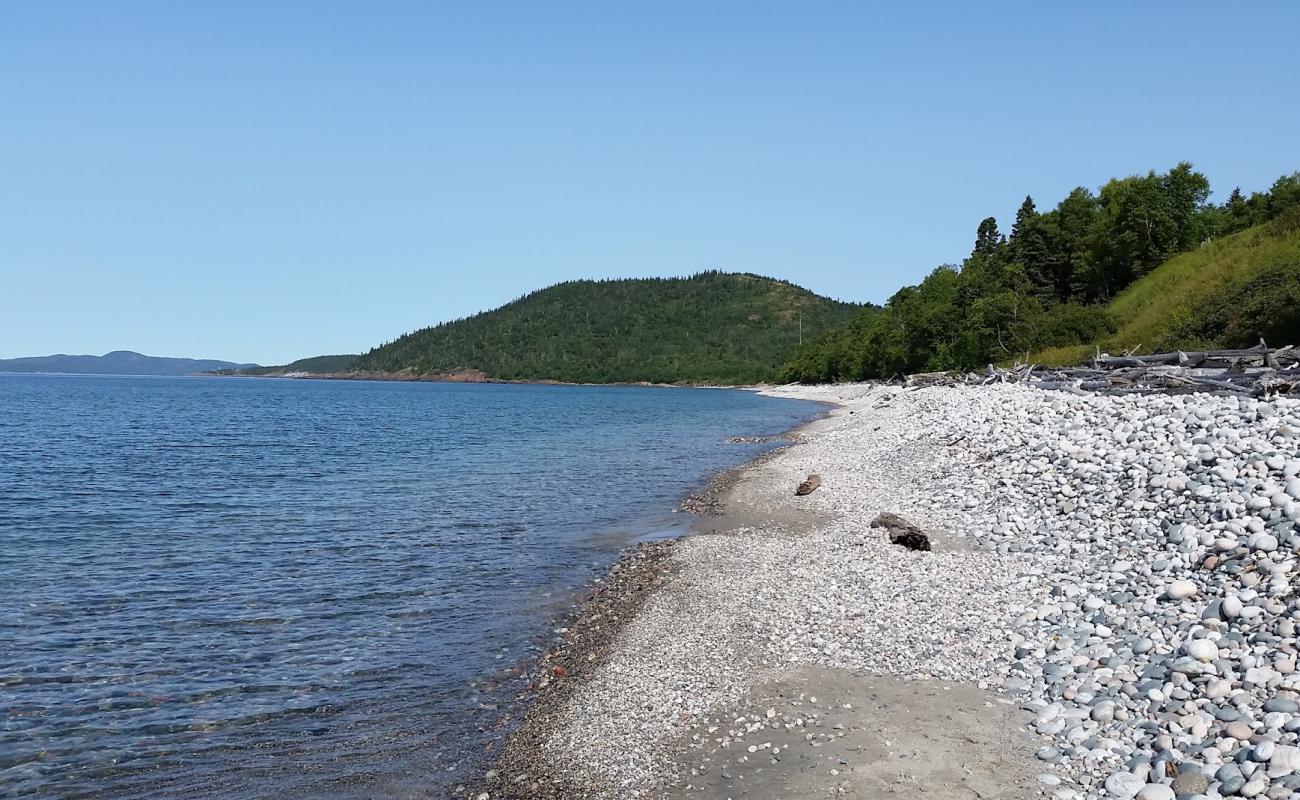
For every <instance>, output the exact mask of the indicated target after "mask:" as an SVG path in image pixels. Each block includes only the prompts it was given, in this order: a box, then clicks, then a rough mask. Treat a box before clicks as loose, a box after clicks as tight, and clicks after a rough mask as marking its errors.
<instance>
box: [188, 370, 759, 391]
mask: <svg viewBox="0 0 1300 800" xmlns="http://www.w3.org/2000/svg"><path fill="white" fill-rule="evenodd" d="M185 377H192V378H274V379H279V380H295V381H302V380H321V381H375V382H379V383H465V384H474V385H503V386H625V387H626V386H632V387H643V388H656V389H739V390H742V391H758V392H761V391H766V390H768V389H777V388H781V387H780V386H779V385H777V384H766V383H744V384H728V383H656V382H654V381H606V382H604V383H577V382H574V381H561V380H555V379H552V378H517V379H508V378H493V377H490V376H488V375H486V374H485V373H482V372H479V371H478V370H460V371H453V372H448V373H441V372H439V373H419V374H416V373H409V372H272V373H267V374H264V375H248V374H244V373H235V372H197V373H194V374H192V375H188V376H185Z"/></svg>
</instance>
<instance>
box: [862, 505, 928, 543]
mask: <svg viewBox="0 0 1300 800" xmlns="http://www.w3.org/2000/svg"><path fill="white" fill-rule="evenodd" d="M871 527H873V528H884V529H885V532H886V533H888V534H889V541H890V543H891V544H896V545H898V546H900V547H906V548H907V549H908V550H922V551H929V550H930V537H929V536H926V535H925V531H923V530H921V529H920V528H918V527H917V526H916V525H914V524H913V523H911V522H908V521H907V520H905V519H903V518H902V517H900V516H898V515H897V514H894V513H892V512H889V511H883V512H881V513H880V514H879V515H877V516H876V518H875V519H873V520H872V521H871Z"/></svg>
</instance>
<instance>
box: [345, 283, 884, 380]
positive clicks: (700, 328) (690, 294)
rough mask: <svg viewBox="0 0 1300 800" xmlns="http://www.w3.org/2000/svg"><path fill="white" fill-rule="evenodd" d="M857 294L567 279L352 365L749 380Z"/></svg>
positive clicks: (839, 321) (780, 286)
mask: <svg viewBox="0 0 1300 800" xmlns="http://www.w3.org/2000/svg"><path fill="white" fill-rule="evenodd" d="M861 308H862V306H859V305H855V304H850V303H841V302H837V301H834V300H830V299H827V298H825V297H821V296H819V295H816V294H813V293H811V292H809V291H806V290H804V289H801V288H799V287H798V286H795V285H793V284H790V283H786V282H784V281H776V280H772V279H769V278H762V277H759V276H756V275H747V274H732V273H723V272H704V273H701V274H698V275H694V276H692V277H689V278H649V279H635V280H633V279H629V280H605V281H590V280H582V281H570V282H567V283H561V284H557V285H555V286H551V287H549V288H546V289H542V290H540V291H537V292H534V293H532V294H529V295H526V296H524V297H521V298H520V299H518V300H515V301H514V302H511V303H508V304H506V305H504V306H502V307H500V308H498V309H495V310H493V311H488V312H484V313H482V314H478V315H475V316H472V317H469V318H466V319H461V320H456V321H453V322H446V323H443V324H440V325H436V326H434V327H431V328H425V329H423V330H420V331H416V332H414V333H409V334H407V335H405V336H402V337H401V338H399V339H397V340H396V341H393V342H390V343H388V344H385V345H383V346H381V347H377V348H375V349H373V350H371V351H370V352H369V353H366V354H365V355H363V356H361V357H360V358H358V359H357V360H356V361H355V362H353V363H352V364H351V368H352V369H356V370H361V371H375V372H386V373H407V374H417V375H430V374H437V373H446V372H451V371H453V370H458V369H474V370H480V371H482V372H484V373H486V374H487V375H488V376H490V377H492V378H498V379H505V380H530V379H546V380H560V381H569V382H575V383H611V382H640V381H646V382H654V383H729V384H735V383H753V382H759V381H765V380H770V379H771V378H772V377H773V376H774V375H775V374H776V373H777V372H778V370H779V369H780V368H781V365H782V363H783V362H784V361H785V359H786V358H788V357H789V354H790V353H791V352H792V351H793V350H794V349H795V348H796V347H797V346H798V345H799V342H800V340H801V339H808V338H813V337H817V336H819V335H821V334H824V333H825V332H826V331H828V330H831V329H833V328H837V327H839V326H841V325H843V324H844V323H846V322H848V321H849V320H850V319H852V318H853V317H854V315H855V314H856V313H857V312H858V311H859V310H860V309H861Z"/></svg>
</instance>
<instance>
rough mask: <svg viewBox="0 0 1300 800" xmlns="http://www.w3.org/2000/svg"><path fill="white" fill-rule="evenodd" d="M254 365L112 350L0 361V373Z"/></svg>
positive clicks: (186, 371)
mask: <svg viewBox="0 0 1300 800" xmlns="http://www.w3.org/2000/svg"><path fill="white" fill-rule="evenodd" d="M256 366H257V365H256V364H237V363H235V362H233V361H218V360H217V359H213V358H165V357H159V356H146V355H141V354H140V353H133V352H131V351H130V350H114V351H113V352H111V353H105V354H104V355H102V356H69V355H64V354H62V353H60V354H58V355H53V356H31V357H28V358H0V372H53V373H63V374H72V375H193V374H194V373H197V372H211V371H213V370H218V369H250V368H253V367H256Z"/></svg>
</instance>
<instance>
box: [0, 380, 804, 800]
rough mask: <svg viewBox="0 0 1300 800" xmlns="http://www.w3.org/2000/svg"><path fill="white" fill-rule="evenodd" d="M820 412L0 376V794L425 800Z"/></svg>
mask: <svg viewBox="0 0 1300 800" xmlns="http://www.w3.org/2000/svg"><path fill="white" fill-rule="evenodd" d="M817 412H818V408H817V407H816V406H814V405H813V404H810V403H802V402H797V401H789V400H775V399H771V398H763V397H758V396H756V395H754V394H752V393H749V392H743V391H727V390H707V389H657V388H635V387H573V386H524V385H457V384H429V383H420V384H411V383H372V382H345V381H293V380H267V379H218V378H144V377H103V376H93V377H90V376H27V375H0V795H4V796H14V797H29V796H30V797H63V798H74V797H141V798H144V797H148V798H155V797H200V796H202V797H215V796H221V797H227V798H252V797H268V798H269V797H276V798H279V797H380V796H382V797H443V796H446V795H447V793H448V792H449V791H450V787H451V786H453V785H454V784H455V783H456V782H457V781H460V780H463V779H464V778H466V777H467V776H468V775H469V774H470V771H471V770H472V769H473V768H475V767H477V766H480V765H481V762H482V760H483V759H484V757H485V755H486V754H487V753H490V752H491V748H492V746H493V744H494V743H495V742H496V741H498V740H499V739H500V737H501V735H502V734H503V733H504V732H505V731H506V730H508V727H509V719H510V718H511V716H512V715H515V714H517V711H518V709H517V708H515V707H513V706H512V704H511V699H512V698H513V697H515V696H516V695H517V693H518V690H519V688H520V686H519V683H520V679H519V671H518V670H517V667H518V666H519V665H520V664H522V663H525V662H526V661H527V659H528V658H530V657H531V656H532V655H534V654H535V652H536V650H537V648H539V647H541V646H544V645H545V644H546V643H547V638H548V636H553V634H552V633H551V631H550V627H551V625H552V623H553V620H555V619H556V618H557V616H558V615H559V614H561V613H562V612H563V611H564V610H565V608H566V607H567V606H568V604H569V603H570V602H571V600H572V598H573V597H574V595H575V593H576V592H577V591H579V590H580V588H581V587H582V586H584V585H585V584H586V583H588V582H589V581H590V580H592V578H593V577H594V576H596V575H597V574H598V573H599V572H600V571H602V570H603V569H604V568H606V567H607V566H608V565H609V564H610V563H611V562H612V561H613V559H614V558H615V557H616V556H617V553H618V551H619V549H620V548H622V547H623V546H625V545H627V544H628V543H629V542H632V541H634V540H636V539H638V538H641V537H646V536H653V535H663V534H666V533H677V532H681V531H682V530H683V529H684V526H685V525H686V524H688V522H689V518H688V517H687V516H686V515H683V514H675V513H673V511H674V509H675V507H676V506H677V504H678V503H679V501H680V500H681V499H682V497H683V496H685V495H686V494H687V493H689V491H691V490H692V489H694V488H698V487H699V486H701V485H702V484H703V483H704V482H705V481H706V479H707V478H708V477H709V476H710V475H711V474H713V473H714V472H716V471H718V470H721V469H725V468H728V467H732V466H735V465H737V464H740V463H742V462H744V461H746V460H748V459H750V458H752V457H754V456H755V455H757V454H758V453H759V452H761V451H762V449H764V445H746V444H729V443H727V441H726V440H727V439H728V438H729V437H735V436H763V435H770V434H776V433H779V432H781V431H784V430H786V429H788V428H790V427H792V426H793V425H795V424H797V423H799V422H800V421H803V420H806V419H808V418H811V417H812V416H814V415H815V414H816V413H817Z"/></svg>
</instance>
